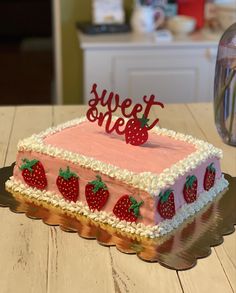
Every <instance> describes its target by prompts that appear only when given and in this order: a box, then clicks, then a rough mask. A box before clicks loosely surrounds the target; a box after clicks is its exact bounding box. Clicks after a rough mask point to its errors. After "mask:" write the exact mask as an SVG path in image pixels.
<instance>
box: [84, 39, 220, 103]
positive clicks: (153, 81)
mask: <svg viewBox="0 0 236 293" xmlns="http://www.w3.org/2000/svg"><path fill="white" fill-rule="evenodd" d="M80 42H81V43H80V44H81V47H82V49H83V56H84V95H85V96H84V101H87V100H88V99H89V97H90V89H91V85H92V84H93V83H94V82H96V83H97V84H98V85H99V87H100V88H101V90H102V89H103V88H106V89H107V90H109V91H115V92H117V93H119V94H120V97H121V98H123V99H124V98H126V97H132V98H133V99H139V100H140V99H141V98H142V96H143V95H150V94H155V95H156V96H157V97H159V99H160V100H161V101H163V102H164V103H169V102H171V103H179V102H202V101H211V100H212V98H213V80H214V70H215V58H216V53H217V41H214V42H213V41H206V40H198V41H193V40H191V39H189V40H185V41H181V40H180V41H173V42H171V43H167V44H164V43H161V44H157V43H156V42H155V41H154V38H153V37H152V36H149V37H147V36H146V37H145V38H144V37H143V38H138V39H135V37H134V35H132V34H128V35H127V34H126V35H118V36H95V37H91V36H85V35H80Z"/></svg>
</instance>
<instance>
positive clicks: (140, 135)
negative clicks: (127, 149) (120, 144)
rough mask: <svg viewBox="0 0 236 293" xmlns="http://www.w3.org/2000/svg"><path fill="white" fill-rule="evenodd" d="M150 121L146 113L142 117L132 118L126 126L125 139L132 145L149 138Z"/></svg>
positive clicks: (141, 142) (142, 142) (139, 143)
mask: <svg viewBox="0 0 236 293" xmlns="http://www.w3.org/2000/svg"><path fill="white" fill-rule="evenodd" d="M148 121H149V119H147V118H146V117H145V116H144V115H143V117H142V118H141V119H137V118H136V119H135V118H133V119H130V120H129V121H128V122H127V125H126V128H125V141H126V143H130V144H132V145H136V146H137V145H141V144H144V143H145V142H146V141H147V140H148V124H147V123H148Z"/></svg>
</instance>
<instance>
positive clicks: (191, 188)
mask: <svg viewBox="0 0 236 293" xmlns="http://www.w3.org/2000/svg"><path fill="white" fill-rule="evenodd" d="M197 184H198V182H197V177H196V176H194V175H192V176H188V177H187V178H186V182H185V184H184V190H183V194H184V199H185V201H186V202H187V203H191V202H194V201H195V200H196V199H197Z"/></svg>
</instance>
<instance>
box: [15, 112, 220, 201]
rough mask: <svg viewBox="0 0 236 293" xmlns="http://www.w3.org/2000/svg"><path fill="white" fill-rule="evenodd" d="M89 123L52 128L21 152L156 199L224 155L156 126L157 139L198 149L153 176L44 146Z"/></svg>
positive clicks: (22, 146) (25, 144)
mask: <svg viewBox="0 0 236 293" xmlns="http://www.w3.org/2000/svg"><path fill="white" fill-rule="evenodd" d="M116 119H117V117H113V120H116ZM85 121H87V120H86V117H82V118H78V119H75V120H72V121H68V122H66V123H64V124H61V125H58V126H56V127H52V128H49V129H47V130H46V131H43V132H41V133H39V134H34V135H32V136H31V137H29V138H26V139H23V140H21V141H19V143H18V151H19V152H20V151H35V152H38V153H41V154H45V155H49V156H53V157H58V158H60V159H63V160H66V161H68V162H71V163H73V164H78V165H80V166H82V167H85V168H89V169H92V170H93V171H97V172H100V173H101V174H104V175H107V176H109V177H111V178H114V179H118V180H120V181H122V182H124V183H125V184H129V185H131V186H133V187H135V188H139V189H140V190H143V191H146V192H148V193H150V194H151V196H154V197H155V196H158V194H159V193H160V191H161V190H163V189H165V188H167V187H168V186H170V185H174V183H175V182H176V181H177V179H178V178H179V177H180V176H183V175H184V174H186V173H187V172H189V171H191V170H193V169H194V168H197V167H198V166H200V165H201V164H202V163H203V162H205V161H207V160H209V159H210V158H219V159H220V158H222V151H221V150H220V149H218V148H216V147H214V146H213V145H212V144H210V143H208V142H204V141H202V140H199V139H196V138H194V137H192V136H191V135H185V134H182V133H178V132H175V131H173V130H168V129H165V128H160V127H158V126H155V127H154V128H153V129H152V130H151V132H153V133H156V134H157V135H162V136H168V137H171V138H173V139H175V140H180V141H184V142H187V143H190V144H192V145H194V146H195V148H196V151H195V152H193V153H192V154H190V155H188V156H186V158H184V159H182V160H180V161H178V162H177V163H176V164H173V165H172V166H171V167H170V168H166V169H165V170H163V172H162V173H161V174H155V173H151V172H142V173H135V172H132V171H129V170H127V169H121V168H118V167H117V166H114V165H111V164H107V163H104V162H101V161H99V160H96V159H95V158H92V157H87V156H83V155H80V154H78V153H73V152H70V151H67V150H64V149H62V148H57V147H55V146H52V145H50V144H45V143H44V139H45V138H46V137H47V136H50V135H53V134H55V133H57V132H59V131H62V130H63V129H66V128H71V127H75V126H77V125H79V124H81V123H83V122H85Z"/></svg>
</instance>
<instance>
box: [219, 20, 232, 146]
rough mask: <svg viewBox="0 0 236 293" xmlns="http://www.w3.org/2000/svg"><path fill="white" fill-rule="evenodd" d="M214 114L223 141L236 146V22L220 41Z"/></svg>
mask: <svg viewBox="0 0 236 293" xmlns="http://www.w3.org/2000/svg"><path fill="white" fill-rule="evenodd" d="M214 114H215V124H216V128H217V130H218V133H219V135H220V136H221V138H222V139H223V141H224V142H225V143H227V144H230V145H233V146H236V23H235V24H233V25H231V26H230V27H229V28H228V29H227V30H226V31H225V33H224V34H223V36H222V38H221V40H220V42H219V48H218V54H217V60H216V71H215V87H214Z"/></svg>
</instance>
